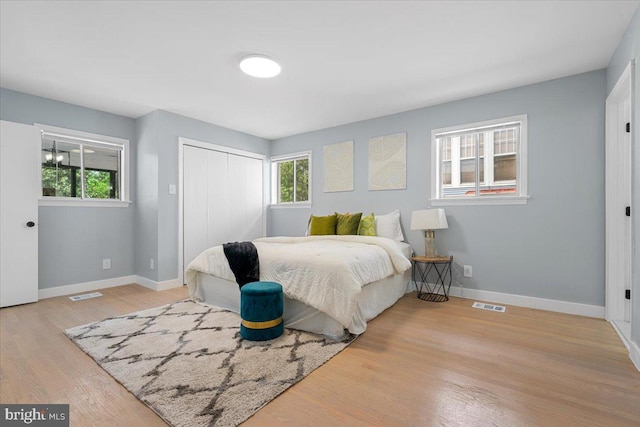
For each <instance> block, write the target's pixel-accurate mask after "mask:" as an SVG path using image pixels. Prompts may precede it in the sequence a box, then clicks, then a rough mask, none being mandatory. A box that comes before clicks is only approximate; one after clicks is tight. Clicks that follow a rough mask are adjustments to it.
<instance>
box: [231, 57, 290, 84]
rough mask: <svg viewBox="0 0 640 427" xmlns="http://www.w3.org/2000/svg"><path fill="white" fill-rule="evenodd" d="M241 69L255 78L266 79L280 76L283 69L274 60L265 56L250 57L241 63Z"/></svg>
mask: <svg viewBox="0 0 640 427" xmlns="http://www.w3.org/2000/svg"><path fill="white" fill-rule="evenodd" d="M240 69H241V70H242V71H243V72H244V73H245V74H248V75H250V76H253V77H258V78H261V79H266V78H269V77H275V76H277V75H278V74H280V71H282V67H280V64H278V63H277V62H276V61H274V60H273V59H271V58H269V57H268V56H265V55H249V56H245V57H244V58H242V60H241V61H240Z"/></svg>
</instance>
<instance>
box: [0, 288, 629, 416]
mask: <svg viewBox="0 0 640 427" xmlns="http://www.w3.org/2000/svg"><path fill="white" fill-rule="evenodd" d="M101 292H102V293H103V294H104V296H103V297H100V298H95V299H89V300H85V301H79V302H71V301H70V300H69V299H68V298H67V297H59V298H51V299H47V300H42V301H40V302H38V303H35V304H28V305H24V306H19V307H10V308H3V309H1V310H0V402H2V403H69V404H70V412H71V425H74V426H96V425H105V426H116V425H121V426H156V425H160V426H161V425H165V424H164V422H163V421H162V420H161V419H160V418H159V417H157V416H156V415H155V414H154V413H153V412H152V411H151V410H150V409H148V408H147V407H146V406H145V405H144V404H142V403H140V402H139V401H138V400H137V399H136V398H135V397H134V396H133V395H131V394H130V393H129V392H127V391H126V389H124V387H122V386H120V385H119V384H118V383H117V382H116V381H115V380H114V379H113V378H111V376H109V375H108V374H107V373H106V372H104V371H103V370H102V369H101V368H100V367H99V366H98V365H97V364H96V363H95V362H93V360H92V359H91V358H89V357H88V356H87V355H85V354H84V353H83V352H82V351H81V350H80V349H79V348H77V347H76V346H75V345H74V344H73V343H72V342H71V341H70V340H69V339H67V338H66V337H65V336H64V334H63V332H62V331H63V330H64V329H66V328H69V327H72V326H77V325H81V324H85V323H89V322H92V321H97V320H101V319H103V318H106V317H110V316H114V315H120V314H126V313H129V312H132V311H137V310H142V309H146V308H151V307H155V306H158V305H162V304H166V303H169V302H173V301H177V300H180V299H184V298H186V297H187V292H186V289H185V288H179V289H173V290H169V291H164V292H154V291H151V290H148V289H146V288H143V287H141V286H137V285H128V286H121V287H117V288H110V289H105V290H102V291H101ZM472 302H473V301H471V300H464V299H458V298H452V299H451V300H450V301H449V302H446V303H429V302H425V301H421V300H418V299H417V298H415V295H412V294H409V295H407V296H405V297H404V298H402V299H401V300H400V301H399V302H398V303H397V304H396V305H394V306H393V307H392V308H390V309H388V310H387V311H385V312H384V313H382V314H381V315H380V316H379V317H378V318H376V319H374V320H373V321H371V322H370V323H369V328H368V329H367V332H366V333H365V334H364V335H362V336H360V337H359V338H358V339H357V340H356V341H355V342H354V343H353V344H351V345H350V346H349V347H347V349H345V350H344V351H343V352H341V353H340V354H338V355H337V356H336V357H334V358H333V359H331V360H330V361H329V362H327V363H326V364H325V365H324V366H322V367H320V368H319V369H317V370H316V371H314V372H313V373H311V374H310V375H309V376H308V377H307V378H305V379H304V380H303V381H301V382H300V383H298V384H296V385H294V386H293V387H291V388H290V389H289V390H287V391H285V392H284V393H283V394H282V395H280V396H279V397H278V398H276V399H275V400H273V401H272V402H271V403H269V404H268V405H267V406H265V407H264V408H263V409H261V410H260V411H259V412H258V413H257V414H255V415H254V416H253V417H251V418H249V420H247V422H246V423H245V425H246V426H273V425H290V426H315V425H318V426H334V425H345V426H359V425H379V426H432V425H451V426H458V425H459V426H490V425H497V426H518V427H520V426H555V425H561V426H598V425H601V426H625V425H629V426H636V427H637V426H638V425H640V372H638V371H637V370H636V369H635V367H634V366H633V364H632V363H631V361H630V360H629V357H628V353H627V351H626V349H625V348H624V346H623V345H622V343H621V342H620V340H619V339H618V337H617V335H616V333H615V332H614V331H613V329H612V327H611V326H610V325H609V324H608V323H607V322H605V321H604V320H601V319H591V318H585V317H579V316H570V315H564V314H558V313H552V312H545V311H539V310H532V309H525V308H520V307H512V306H508V307H507V311H506V313H503V314H501V313H493V312H488V311H483V310H479V309H474V308H471V304H472Z"/></svg>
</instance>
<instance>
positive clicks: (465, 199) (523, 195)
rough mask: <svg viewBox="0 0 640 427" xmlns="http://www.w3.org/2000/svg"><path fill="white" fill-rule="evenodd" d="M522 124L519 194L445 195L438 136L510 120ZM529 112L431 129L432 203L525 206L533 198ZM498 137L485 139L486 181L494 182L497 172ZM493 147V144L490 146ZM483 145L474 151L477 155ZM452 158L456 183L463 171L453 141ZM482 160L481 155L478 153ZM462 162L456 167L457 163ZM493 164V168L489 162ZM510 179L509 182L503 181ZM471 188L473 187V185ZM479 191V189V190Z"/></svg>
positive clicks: (518, 180)
mask: <svg viewBox="0 0 640 427" xmlns="http://www.w3.org/2000/svg"><path fill="white" fill-rule="evenodd" d="M516 122H519V123H520V140H519V145H518V147H517V149H516V180H515V185H516V194H514V195H504V194H495V195H480V194H474V195H469V196H467V195H456V196H448V197H444V196H443V195H442V188H443V185H442V184H441V180H442V174H441V166H442V161H441V160H440V156H441V154H440V153H441V150H440V147H439V144H438V142H437V137H438V136H441V135H443V134H447V133H460V132H463V131H474V130H476V131H481V130H482V128H491V127H495V126H500V125H507V124H509V123H516ZM527 136H528V132H527V115H526V114H520V115H517V116H510V117H503V118H499V119H493V120H486V121H482V122H475V123H467V124H462V125H456V126H450V127H446V128H439V129H433V130H432V131H431V174H430V175H431V186H430V187H431V192H430V198H429V200H430V202H431V204H432V205H433V206H457V205H524V204H526V203H527V201H528V199H529V194H528V187H527ZM493 144H494V140H493V138H491V141H490V143H489V141H487V140H486V138H484V140H483V147H484V150H483V155H482V156H481V157H482V158H483V162H484V163H483V166H484V169H483V170H484V180H483V182H484V183H485V185H486V183H489V182H494V181H493V176H494V174H493V172H494V159H495V157H496V156H500V155H501V154H494V147H493ZM489 146H491V147H489ZM478 148H479V147H477V149H476V150H474V151H475V152H476V154H477V152H478V151H479V150H478ZM449 157H450V159H449V160H448V161H449V162H450V164H451V167H450V171H451V185H453V183H454V173H455V172H459V170H460V163H459V162H460V154H459V152H458V154H456V153H455V149H454V144H453V143H452V144H451V153H450V155H449ZM476 159H478V156H476ZM456 161H457V162H458V165H457V166H456V165H455V164H454V163H455V162H456ZM489 164H490V167H488V165H489ZM479 166H480V165H479V162H476V182H475V183H474V184H473V186H472V187H473V188H476V185H480V184H479V183H478V182H477V180H478V179H479V172H478V169H479ZM501 182H508V181H501ZM461 186H462V185H461ZM470 188H471V187H470ZM476 193H479V192H476Z"/></svg>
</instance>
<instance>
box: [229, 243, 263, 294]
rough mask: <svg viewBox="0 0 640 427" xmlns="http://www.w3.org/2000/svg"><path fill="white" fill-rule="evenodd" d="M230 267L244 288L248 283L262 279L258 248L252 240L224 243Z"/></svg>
mask: <svg viewBox="0 0 640 427" xmlns="http://www.w3.org/2000/svg"><path fill="white" fill-rule="evenodd" d="M222 249H223V250H224V255H225V256H226V257H227V261H229V267H231V271H233V275H234V276H235V277H236V282H238V285H240V288H242V287H243V286H244V285H246V284H247V283H251V282H257V281H259V280H260V262H259V261H258V250H257V249H256V246H255V245H254V244H253V243H251V242H233V243H224V244H223V245H222Z"/></svg>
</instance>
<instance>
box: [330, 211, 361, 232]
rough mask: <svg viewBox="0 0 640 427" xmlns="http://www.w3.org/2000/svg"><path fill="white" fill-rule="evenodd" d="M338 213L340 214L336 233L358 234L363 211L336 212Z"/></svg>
mask: <svg viewBox="0 0 640 427" xmlns="http://www.w3.org/2000/svg"><path fill="white" fill-rule="evenodd" d="M336 215H337V216H338V225H337V226H336V234H338V235H346V234H358V225H360V217H362V212H359V213H355V214H349V213H346V214H339V213H338V212H336Z"/></svg>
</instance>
